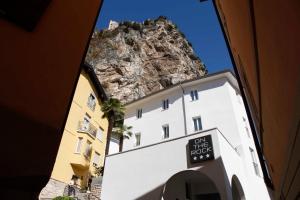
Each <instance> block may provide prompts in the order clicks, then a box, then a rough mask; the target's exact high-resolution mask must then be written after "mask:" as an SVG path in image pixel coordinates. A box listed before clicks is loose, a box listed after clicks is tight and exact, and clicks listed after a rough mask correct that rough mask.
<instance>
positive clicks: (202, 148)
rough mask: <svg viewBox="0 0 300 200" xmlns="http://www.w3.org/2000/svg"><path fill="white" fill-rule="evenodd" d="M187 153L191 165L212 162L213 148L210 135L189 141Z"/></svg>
mask: <svg viewBox="0 0 300 200" xmlns="http://www.w3.org/2000/svg"><path fill="white" fill-rule="evenodd" d="M189 153H190V161H191V163H199V162H203V161H206V160H213V159H214V148H213V144H212V139H211V135H206V136H203V137H199V138H195V139H191V140H189Z"/></svg>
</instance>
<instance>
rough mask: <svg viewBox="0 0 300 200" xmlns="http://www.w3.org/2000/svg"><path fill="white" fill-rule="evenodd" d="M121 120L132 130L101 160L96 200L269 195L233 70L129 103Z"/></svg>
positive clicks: (251, 198) (253, 199)
mask: <svg viewBox="0 0 300 200" xmlns="http://www.w3.org/2000/svg"><path fill="white" fill-rule="evenodd" d="M124 123H125V124H126V125H130V126H132V127H133V129H132V131H133V133H134V135H133V136H132V138H131V139H128V140H124V146H123V152H121V153H115V154H111V155H109V156H107V158H106V165H105V173H104V179H103V185H102V195H101V199H102V200H114V199H116V200H119V199H122V200H126V199H128V200H131V199H164V200H186V199H189V200H201V199H249V200H256V199H259V200H265V199H270V197H269V194H268V190H267V188H266V186H265V183H264V179H263V174H262V171H261V166H260V163H259V162H258V156H257V153H256V149H255V145H254V141H253V138H252V133H251V130H250V127H249V124H248V119H247V115H246V112H245V108H244V105H243V101H242V98H241V96H240V92H239V89H238V84H237V81H236V79H235V77H234V76H233V75H232V73H231V72H229V71H225V72H220V73H216V74H212V75H208V76H206V77H204V78H199V79H196V80H192V81H186V82H183V83H181V84H178V85H174V86H172V87H170V88H168V89H165V90H162V91H159V92H157V93H154V94H151V95H149V96H146V97H144V98H142V99H139V100H137V101H134V102H132V103H130V104H128V105H126V115H125V120H124ZM210 138H211V141H209V140H210ZM189 143H190V144H189Z"/></svg>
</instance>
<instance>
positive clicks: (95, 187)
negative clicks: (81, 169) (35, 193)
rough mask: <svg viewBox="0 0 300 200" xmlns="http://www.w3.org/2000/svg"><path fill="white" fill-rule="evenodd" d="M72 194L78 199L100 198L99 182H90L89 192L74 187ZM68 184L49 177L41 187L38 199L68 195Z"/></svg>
mask: <svg viewBox="0 0 300 200" xmlns="http://www.w3.org/2000/svg"><path fill="white" fill-rule="evenodd" d="M74 189H75V194H74V196H75V197H76V198H77V199H79V200H86V199H90V200H100V195H101V184H92V187H91V192H89V193H87V192H80V190H79V188H76V187H74ZM68 193H69V191H68V184H66V183H64V182H61V181H58V180H55V179H52V178H51V179H50V180H49V182H48V183H47V185H46V186H45V187H44V188H43V189H42V191H41V193H40V195H39V199H40V200H50V199H53V198H55V197H57V196H68Z"/></svg>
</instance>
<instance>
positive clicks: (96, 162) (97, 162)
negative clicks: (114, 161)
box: [93, 152, 100, 166]
mask: <svg viewBox="0 0 300 200" xmlns="http://www.w3.org/2000/svg"><path fill="white" fill-rule="evenodd" d="M99 164H100V154H99V153H98V152H95V155H94V159H93V165H94V166H98V165H99Z"/></svg>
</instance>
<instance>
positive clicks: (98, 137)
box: [96, 127, 104, 141]
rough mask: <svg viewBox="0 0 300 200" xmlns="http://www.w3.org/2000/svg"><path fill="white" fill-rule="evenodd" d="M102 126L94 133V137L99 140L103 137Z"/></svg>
mask: <svg viewBox="0 0 300 200" xmlns="http://www.w3.org/2000/svg"><path fill="white" fill-rule="evenodd" d="M103 132H104V130H103V128H101V127H99V129H98V130H97V134H96V138H97V139H98V140H99V141H101V140H102V137H103Z"/></svg>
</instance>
